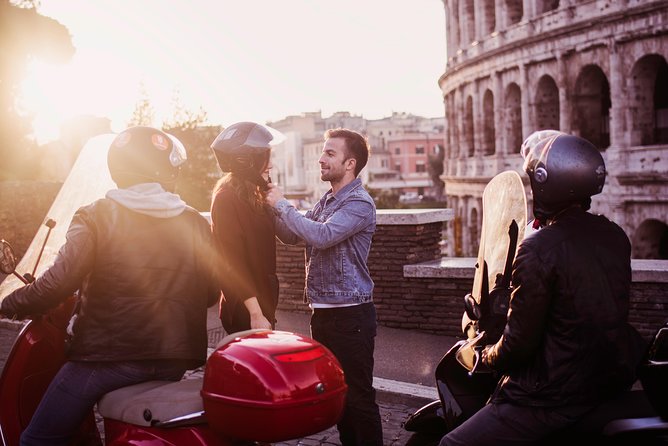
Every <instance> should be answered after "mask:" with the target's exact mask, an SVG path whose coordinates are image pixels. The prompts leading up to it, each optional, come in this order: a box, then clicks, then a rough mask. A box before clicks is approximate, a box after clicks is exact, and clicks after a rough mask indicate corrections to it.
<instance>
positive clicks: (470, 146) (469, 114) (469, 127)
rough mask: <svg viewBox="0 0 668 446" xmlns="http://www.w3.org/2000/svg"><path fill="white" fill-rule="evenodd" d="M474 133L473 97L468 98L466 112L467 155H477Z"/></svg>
mask: <svg viewBox="0 0 668 446" xmlns="http://www.w3.org/2000/svg"><path fill="white" fill-rule="evenodd" d="M473 135H474V133H473V97H471V96H467V98H466V111H465V114H464V146H465V147H466V148H467V150H468V152H467V154H466V155H467V156H468V157H472V156H474V155H475V143H474V139H473V138H474V136H473Z"/></svg>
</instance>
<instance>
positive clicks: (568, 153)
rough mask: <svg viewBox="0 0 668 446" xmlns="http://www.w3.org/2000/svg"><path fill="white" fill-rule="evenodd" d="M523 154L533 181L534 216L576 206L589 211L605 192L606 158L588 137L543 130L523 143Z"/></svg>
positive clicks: (527, 171)
mask: <svg viewBox="0 0 668 446" xmlns="http://www.w3.org/2000/svg"><path fill="white" fill-rule="evenodd" d="M521 153H522V156H523V157H524V171H525V172H526V173H527V174H528V175H529V179H530V181H531V191H532V194H533V202H534V205H533V207H534V216H535V217H536V218H538V219H540V220H545V219H547V218H550V217H552V216H554V215H555V214H556V213H558V212H559V211H561V210H562V209H565V208H566V207H568V206H570V205H572V204H574V203H578V204H580V205H582V206H583V207H584V208H585V209H589V206H590V204H591V197H592V196H593V195H596V194H599V193H601V191H602V190H603V184H604V183H605V176H606V170H605V162H604V161H603V156H601V153H600V152H599V150H598V149H597V148H596V147H595V146H594V145H593V144H592V143H590V142H589V141H587V140H586V139H584V138H580V137H579V136H573V135H567V134H565V133H561V132H558V131H556V130H541V131H538V132H534V133H532V134H531V135H530V136H529V137H528V138H527V139H526V140H525V141H524V143H522V148H521Z"/></svg>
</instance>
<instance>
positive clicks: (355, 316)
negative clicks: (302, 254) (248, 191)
mask: <svg viewBox="0 0 668 446" xmlns="http://www.w3.org/2000/svg"><path fill="white" fill-rule="evenodd" d="M368 158H369V145H368V143H367V141H366V139H365V138H364V137H363V136H362V135H360V134H359V133H357V132H354V131H352V130H348V129H331V130H328V131H327V132H325V144H324V146H323V149H322V155H321V156H320V159H319V163H320V178H321V179H322V180H323V181H329V182H330V184H331V186H332V188H331V189H330V190H329V191H328V192H327V193H326V194H325V195H324V196H323V197H322V198H321V199H320V201H319V202H318V203H317V204H316V205H315V206H314V207H313V209H311V210H310V211H308V212H307V213H306V215H302V214H301V213H300V212H299V211H298V210H297V209H295V207H293V206H292V205H291V204H290V203H289V202H288V201H287V200H286V199H285V198H284V197H283V194H282V193H281V191H280V189H279V188H278V187H276V186H275V185H270V187H271V189H270V191H269V193H268V195H267V201H268V202H269V204H271V205H272V206H274V207H275V208H276V210H277V211H278V215H279V218H280V219H281V220H282V221H283V222H284V223H285V224H286V225H287V226H288V227H289V228H290V229H291V230H292V231H293V232H294V233H295V234H296V235H297V236H298V237H299V238H300V239H301V240H303V241H304V242H305V243H306V299H307V301H308V302H309V304H310V306H311V308H312V309H313V314H312V316H311V336H312V337H313V339H315V340H317V341H318V342H320V343H322V344H323V345H325V346H326V347H327V348H329V349H330V350H331V351H332V352H333V353H334V354H335V355H336V357H337V359H338V360H339V362H340V363H341V366H342V368H343V372H344V374H345V378H346V383H347V385H348V394H347V397H346V406H345V410H344V414H343V417H342V419H341V421H340V422H339V423H338V425H337V428H338V430H339V438H340V440H341V444H342V445H344V446H347V445H379V446H380V445H382V444H383V434H382V425H381V421H380V412H379V410H378V405H377V404H376V395H375V390H374V388H373V351H374V338H375V336H376V308H375V306H374V303H373V280H371V276H370V274H369V268H368V266H367V259H368V257H369V249H370V248H371V239H372V237H373V233H374V231H375V230H376V206H375V204H374V202H373V199H372V198H371V197H370V196H369V194H368V193H367V191H366V190H365V189H364V187H363V186H362V181H361V180H360V179H359V178H357V176H358V175H359V173H360V171H361V170H362V169H363V168H364V166H365V165H366V163H367V160H368Z"/></svg>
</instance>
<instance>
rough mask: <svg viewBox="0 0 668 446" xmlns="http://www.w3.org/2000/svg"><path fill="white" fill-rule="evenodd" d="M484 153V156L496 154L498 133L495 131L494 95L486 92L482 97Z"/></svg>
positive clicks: (488, 91)
mask: <svg viewBox="0 0 668 446" xmlns="http://www.w3.org/2000/svg"><path fill="white" fill-rule="evenodd" d="M482 151H483V155H486V156H488V155H494V153H495V152H496V132H495V129H494V93H492V91H491V90H489V89H487V90H485V93H484V94H483V96H482Z"/></svg>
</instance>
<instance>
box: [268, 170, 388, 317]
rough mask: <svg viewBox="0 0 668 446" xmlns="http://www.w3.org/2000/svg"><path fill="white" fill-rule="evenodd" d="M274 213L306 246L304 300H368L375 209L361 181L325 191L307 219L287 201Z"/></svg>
mask: <svg viewBox="0 0 668 446" xmlns="http://www.w3.org/2000/svg"><path fill="white" fill-rule="evenodd" d="M276 208H277V210H278V212H279V215H280V218H281V220H283V221H284V222H285V223H286V225H287V226H288V227H289V228H290V229H291V230H292V231H293V232H294V233H295V234H296V235H297V236H298V237H299V238H301V239H302V240H304V242H305V243H306V294H305V298H306V300H307V301H309V302H311V303H315V304H318V303H320V304H361V303H366V302H371V301H372V294H373V280H371V275H370V274H369V267H368V266H367V259H368V257H369V250H370V248H371V239H372V237H373V233H374V232H375V230H376V205H375V204H374V202H373V199H372V198H371V196H369V194H368V192H367V191H366V190H365V189H364V187H363V186H362V181H361V180H360V179H359V178H356V179H355V180H353V181H352V182H351V183H350V184H348V185H346V186H344V187H343V188H342V189H341V190H339V192H338V193H337V194H336V195H332V193H331V190H330V191H329V192H327V193H326V194H325V195H324V196H323V197H322V198H321V199H320V201H319V202H318V203H317V204H316V205H315V206H314V207H313V209H311V210H310V211H308V212H307V213H306V214H305V215H302V214H301V213H300V212H299V211H298V210H297V209H295V208H294V207H293V206H291V205H290V204H289V203H288V201H287V200H281V201H279V202H278V203H277V205H276Z"/></svg>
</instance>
